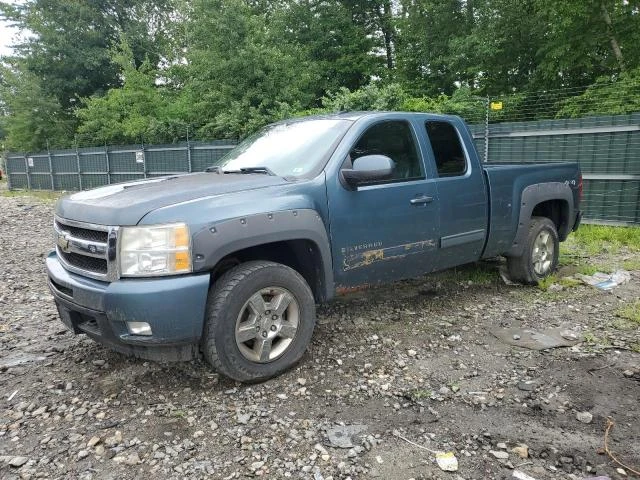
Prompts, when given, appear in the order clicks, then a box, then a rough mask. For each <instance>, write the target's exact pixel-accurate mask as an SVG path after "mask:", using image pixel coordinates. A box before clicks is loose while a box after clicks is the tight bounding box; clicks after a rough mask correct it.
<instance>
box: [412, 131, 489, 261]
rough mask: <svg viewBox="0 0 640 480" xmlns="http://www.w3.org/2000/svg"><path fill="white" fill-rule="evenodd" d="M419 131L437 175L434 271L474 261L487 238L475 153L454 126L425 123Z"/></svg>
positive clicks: (484, 202)
mask: <svg viewBox="0 0 640 480" xmlns="http://www.w3.org/2000/svg"><path fill="white" fill-rule="evenodd" d="M422 129H423V133H424V134H425V135H426V138H427V140H428V142H427V143H428V151H429V153H430V157H431V161H433V163H434V166H435V170H436V175H437V181H436V184H437V190H438V200H439V205H440V209H439V225H440V239H439V247H440V248H439V254H438V268H439V269H444V268H449V267H453V266H456V265H462V264H464V263H470V262H474V261H477V260H478V259H479V258H480V255H481V254H482V249H483V247H484V242H485V238H486V236H487V222H488V206H487V192H486V187H485V182H484V177H483V174H482V169H481V167H480V165H479V163H478V160H477V157H476V156H475V149H474V147H473V145H466V144H465V142H464V141H463V138H464V137H463V135H462V134H461V132H460V131H459V129H458V126H456V125H455V124H454V123H453V122H450V121H448V120H444V119H427V120H426V121H424V123H423V125H422ZM472 154H473V155H474V156H473V158H472V157H471V155H472Z"/></svg>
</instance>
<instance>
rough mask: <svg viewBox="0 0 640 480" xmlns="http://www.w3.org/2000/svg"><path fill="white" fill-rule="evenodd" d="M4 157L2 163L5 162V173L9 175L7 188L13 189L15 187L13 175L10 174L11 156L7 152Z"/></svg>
mask: <svg viewBox="0 0 640 480" xmlns="http://www.w3.org/2000/svg"><path fill="white" fill-rule="evenodd" d="M2 157H3V158H2V160H3V162H2V163H3V164H4V174H5V175H6V176H7V190H11V189H12V188H13V187H12V185H11V175H9V156H8V155H7V153H6V152H5V153H4V154H3V156H2Z"/></svg>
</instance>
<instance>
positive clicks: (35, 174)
mask: <svg viewBox="0 0 640 480" xmlns="http://www.w3.org/2000/svg"><path fill="white" fill-rule="evenodd" d="M485 120H486V121H485V122H484V123H483V124H473V125H471V130H472V133H473V136H474V140H475V142H476V146H477V148H478V152H479V154H480V156H481V157H482V158H483V160H484V161H488V162H490V163H502V162H525V163H527V162H555V161H577V162H579V163H580V166H581V168H582V173H583V176H584V181H585V188H584V191H585V198H584V202H583V209H584V211H585V216H584V218H585V220H586V221H590V222H594V223H611V224H619V225H640V113H634V114H628V115H615V116H591V117H585V118H580V119H561V120H556V119H549V120H537V121H518V122H504V121H502V122H498V123H492V122H493V121H494V120H493V119H492V118H491V116H490V112H489V111H487V115H486V119H485ZM476 121H477V119H476ZM233 145H234V143H233V142H229V141H217V142H208V143H204V142H199V143H193V142H192V143H183V144H172V145H154V146H142V145H141V146H124V147H115V146H111V147H102V148H78V149H72V150H55V151H50V152H42V153H37V154H16V153H9V154H7V155H6V158H5V160H6V169H7V177H8V179H9V188H12V189H20V188H29V189H44V190H83V189H88V188H92V187H97V186H101V185H106V184H110V183H117V182H123V181H130V180H136V179H141V178H147V177H154V176H161V175H168V174H175V173H184V172H197V171H202V170H204V169H205V168H206V167H207V166H209V165H211V164H213V163H214V162H215V161H216V160H218V159H220V158H221V157H222V156H223V155H224V154H225V153H226V152H227V151H228V150H229V149H230V148H232V147H233Z"/></svg>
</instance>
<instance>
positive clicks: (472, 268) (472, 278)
mask: <svg viewBox="0 0 640 480" xmlns="http://www.w3.org/2000/svg"><path fill="white" fill-rule="evenodd" d="M442 275H443V278H444V279H450V280H452V281H454V282H456V283H473V284H476V285H488V284H490V283H492V282H495V281H496V279H497V278H498V270H497V269H496V268H495V267H493V266H491V265H487V264H486V263H482V262H479V263H472V264H469V265H463V266H461V267H457V268H454V269H452V270H447V271H446V272H443V274H442Z"/></svg>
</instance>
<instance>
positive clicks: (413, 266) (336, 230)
mask: <svg viewBox="0 0 640 480" xmlns="http://www.w3.org/2000/svg"><path fill="white" fill-rule="evenodd" d="M581 196H582V176H581V174H580V170H579V167H578V165H577V164H576V163H548V164H544V165H541V164H538V165H532V164H528V165H525V164H500V165H483V164H482V163H481V161H480V159H479V158H478V154H477V152H476V149H475V147H474V143H473V139H472V136H471V134H470V132H469V129H468V128H467V126H466V125H465V123H464V122H463V121H462V120H461V119H460V118H458V117H455V116H447V115H435V114H427V113H401V112H394V113H384V112H357V113H341V114H335V115H328V116H315V117H306V118H298V119H293V120H287V121H282V122H279V123H276V124H273V125H270V126H268V127H266V128H264V129H263V130H261V131H260V132H258V133H256V134H255V135H253V136H250V137H249V138H247V139H246V140H244V141H243V142H242V143H240V144H239V145H238V146H237V147H236V148H234V149H233V150H231V151H230V152H229V153H228V154H227V155H226V156H225V157H224V158H222V159H221V160H220V161H219V162H218V163H217V165H213V166H211V167H210V168H209V169H208V170H207V171H206V172H200V173H193V174H185V175H175V176H167V177H162V178H154V179H149V180H144V181H138V182H131V183H122V184H116V185H110V186H106V187H102V188H98V189H94V190H89V191H84V192H78V193H75V194H72V195H70V196H67V197H65V198H62V199H61V200H59V202H58V204H57V206H56V213H55V219H54V228H55V237H56V249H55V251H54V252H52V253H51V254H50V255H49V256H48V257H47V259H46V264H47V269H48V275H49V286H50V289H51V292H52V293H53V296H54V298H55V302H56V304H57V306H58V310H59V313H60V317H61V319H62V321H63V322H64V323H65V324H66V325H67V326H68V327H69V328H70V329H71V330H73V332H75V333H85V334H87V335H88V336H90V337H91V338H93V339H95V340H97V341H98V342H101V343H103V344H106V345H108V346H110V347H112V348H114V349H116V350H118V351H121V352H124V353H128V354H133V355H136V356H139V357H142V358H149V359H158V360H183V359H189V358H193V357H194V356H197V355H200V354H202V355H204V357H205V358H206V360H207V361H208V362H209V363H210V364H211V365H212V366H213V367H214V368H215V369H216V370H218V371H219V372H220V373H222V374H224V375H226V376H228V377H231V378H233V379H236V380H239V381H243V382H255V381H261V380H265V379H267V378H270V377H272V376H274V375H277V374H279V373H281V372H283V371H284V370H286V369H287V368H289V367H290V366H291V365H293V364H295V363H296V362H297V361H298V360H299V359H300V358H301V357H302V355H303V353H304V351H305V349H306V348H307V346H308V344H309V341H310V339H311V336H312V333H313V329H314V324H315V306H316V304H319V303H322V302H326V301H328V300H330V299H331V298H332V297H334V295H336V294H339V293H343V292H347V291H350V290H354V289H360V288H364V287H368V286H372V285H376V284H380V283H383V282H391V281H394V280H399V279H403V278H409V277H416V276H420V275H424V274H427V273H430V272H435V271H437V270H443V269H446V268H450V267H455V266H457V265H462V264H466V263H470V262H475V261H477V260H480V259H483V258H490V257H496V256H499V255H503V256H505V257H506V258H507V263H508V268H509V273H510V275H511V277H512V278H513V279H514V280H516V281H519V282H523V283H528V284H533V283H536V282H538V281H539V280H540V279H542V278H544V277H546V276H548V275H549V274H551V273H552V272H553V271H554V269H555V268H556V266H557V263H558V249H559V242H561V241H563V240H565V239H566V238H567V236H568V235H569V233H570V232H571V231H572V230H575V229H576V228H577V227H578V225H579V223H580V217H581V214H580V210H579V204H580V198H581Z"/></svg>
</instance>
